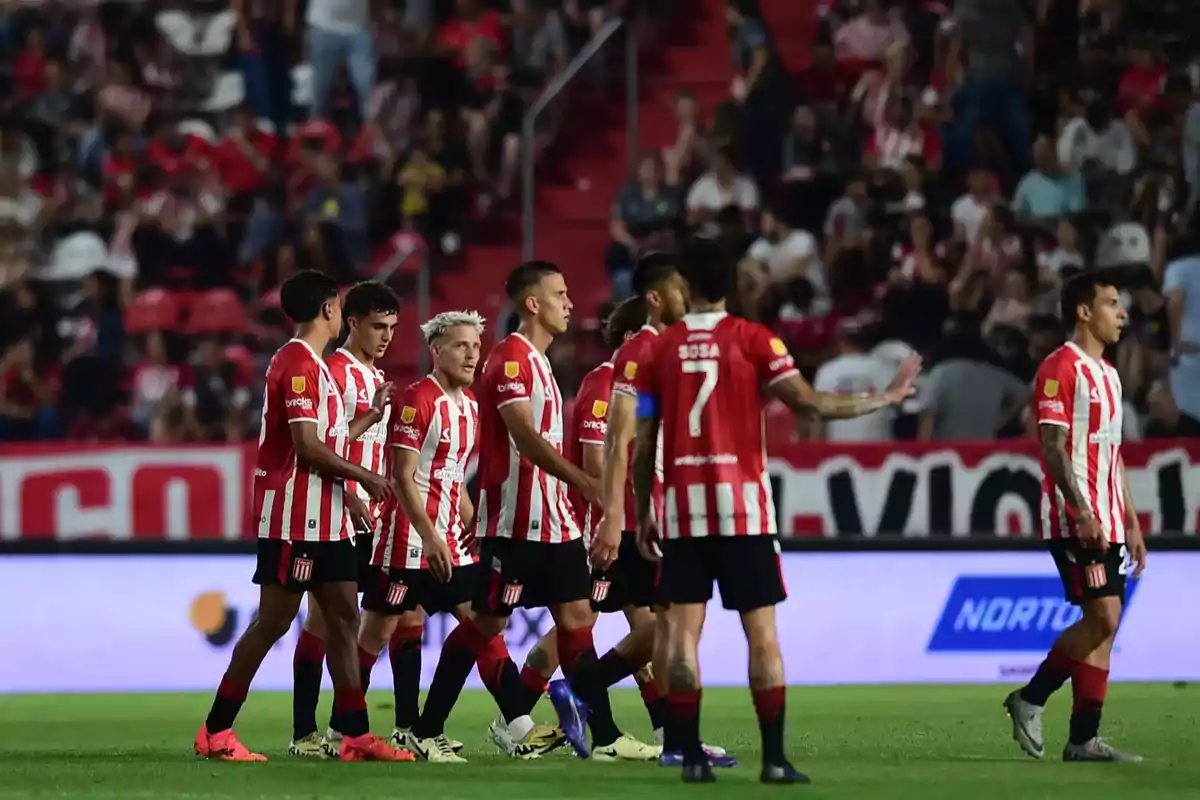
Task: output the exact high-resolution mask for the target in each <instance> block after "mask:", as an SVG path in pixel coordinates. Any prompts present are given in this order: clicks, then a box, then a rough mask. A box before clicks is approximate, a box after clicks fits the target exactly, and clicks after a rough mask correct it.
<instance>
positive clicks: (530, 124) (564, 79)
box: [521, 18, 638, 260]
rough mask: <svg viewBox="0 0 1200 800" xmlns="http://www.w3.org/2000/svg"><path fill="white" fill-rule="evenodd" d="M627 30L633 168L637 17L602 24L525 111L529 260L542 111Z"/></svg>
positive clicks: (524, 253) (524, 251) (523, 160)
mask: <svg viewBox="0 0 1200 800" xmlns="http://www.w3.org/2000/svg"><path fill="white" fill-rule="evenodd" d="M622 30H624V31H625V69H624V72H625V104H626V126H625V128H626V130H625V136H626V145H627V150H628V159H629V163H630V167H631V168H632V164H633V160H634V158H636V153H637V142H638V118H637V108H638V102H637V99H638V79H637V77H638V75H637V70H638V42H637V24H636V19H633V18H631V19H629V20H622V19H611V20H609V21H608V22H606V23H604V25H602V26H601V27H600V29H599V30H598V31H596V34H595V35H594V36H593V37H592V38H591V40H590V41H589V42H588V43H587V44H585V45H584V46H583V47H582V48H581V49H580V51H579V52H578V53H576V54H575V57H574V58H572V59H571V62H570V63H569V64H567V66H566V68H565V69H564V70H563V71H562V72H561V73H560V74H559V75H557V76H556V77H555V78H554V80H552V81H551V82H550V84H549V85H548V86H546V88H545V89H543V90H542V93H541V94H540V95H539V96H538V98H537V100H535V101H534V102H533V104H532V105H530V107H529V110H528V111H526V112H525V118H524V120H523V121H522V124H521V168H522V181H521V182H522V186H521V189H522V215H521V216H522V223H523V226H524V240H523V246H522V257H523V258H524V259H525V260H529V259H531V258H533V256H534V249H535V241H536V240H535V236H536V227H535V225H536V221H535V219H534V217H535V215H536V209H535V204H534V185H533V182H534V178H535V175H536V164H534V158H535V157H536V145H537V142H536V137H537V122H538V119H539V118H540V117H541V115H542V114H543V113H544V112H545V111H546V108H547V107H548V106H549V105H550V103H552V102H553V101H554V100H555V98H557V97H558V96H559V95H560V94H561V93H562V91H563V90H564V89H566V88H567V86H568V85H569V84H570V83H571V81H572V80H574V78H575V77H576V76H577V75H578V74H579V72H580V71H581V70H582V69H583V68H584V67H585V66H586V65H587V64H588V63H589V62H590V61H591V60H592V59H593V58H595V57H596V56H597V55H599V54H600V53H601V52H603V50H604V48H605V45H606V44H608V42H609V41H610V40H612V39H613V38H614V37H615V36H616V35H617V34H618V33H620V32H621V31H622Z"/></svg>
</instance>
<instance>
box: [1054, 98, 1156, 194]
mask: <svg viewBox="0 0 1200 800" xmlns="http://www.w3.org/2000/svg"><path fill="white" fill-rule="evenodd" d="M1058 160H1059V162H1060V163H1061V164H1062V165H1063V167H1064V168H1065V169H1067V170H1070V171H1072V172H1085V171H1086V168H1087V166H1088V163H1089V162H1091V163H1093V164H1094V165H1096V166H1098V167H1101V168H1103V169H1105V170H1107V171H1109V172H1112V173H1115V174H1117V175H1128V174H1129V173H1130V172H1132V171H1133V167H1134V164H1135V162H1136V160H1137V149H1136V147H1135V146H1134V142H1133V137H1132V136H1131V135H1130V133H1129V127H1128V126H1127V125H1126V124H1125V122H1124V121H1123V120H1120V119H1115V118H1114V117H1113V115H1112V108H1111V107H1110V105H1109V103H1108V101H1107V100H1106V99H1105V98H1101V97H1097V98H1094V99H1092V100H1091V101H1090V102H1089V103H1088V104H1087V110H1086V112H1085V113H1084V114H1083V115H1081V116H1077V117H1074V118H1072V119H1071V120H1069V121H1068V122H1067V124H1066V125H1064V126H1063V129H1062V133H1061V134H1060V135H1059V137H1058Z"/></svg>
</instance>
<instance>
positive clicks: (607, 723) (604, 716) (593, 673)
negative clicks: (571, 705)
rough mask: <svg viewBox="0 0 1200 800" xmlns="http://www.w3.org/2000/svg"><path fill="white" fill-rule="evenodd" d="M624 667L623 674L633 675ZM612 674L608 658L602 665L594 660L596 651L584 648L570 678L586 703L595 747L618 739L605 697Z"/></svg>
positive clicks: (579, 695) (572, 686)
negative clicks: (609, 676)
mask: <svg viewBox="0 0 1200 800" xmlns="http://www.w3.org/2000/svg"><path fill="white" fill-rule="evenodd" d="M606 657H607V656H606ZM626 669H627V671H626V675H631V674H633V673H632V671H628V668H627V667H626ZM611 673H612V662H611V660H610V662H609V664H608V666H607V667H605V666H602V662H601V661H599V660H597V659H596V651H595V650H587V651H585V652H583V653H581V654H580V656H579V660H578V661H577V663H576V665H575V669H574V670H573V674H572V675H571V679H570V680H571V690H572V691H574V692H575V695H576V696H577V697H578V698H579V699H580V700H582V701H583V702H584V703H586V704H587V706H588V709H589V710H588V727H589V728H591V730H592V744H593V746H595V747H606V746H608V745H610V744H612V743H613V742H615V741H616V740H617V739H619V738H621V729H620V728H618V727H617V723H616V720H614V719H613V713H612V705H611V703H610V702H609V699H608V686H609V684H608V683H607V679H608V675H609V674H611ZM618 680H620V679H619V678H618Z"/></svg>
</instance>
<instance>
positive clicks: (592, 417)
mask: <svg viewBox="0 0 1200 800" xmlns="http://www.w3.org/2000/svg"><path fill="white" fill-rule="evenodd" d="M647 314H648V312H647V308H646V301H645V300H644V299H642V298H641V297H633V298H630V299H628V300H626V301H625V302H623V303H621V304H620V305H619V306H617V307H616V308H615V309H614V310H613V312H612V314H611V315H610V316H609V318H608V322H607V324H606V325H605V331H604V335H605V341H606V342H607V344H608V345H609V346H610V347H612V348H613V350H614V351H616V350H617V348H619V347H620V346H621V345H622V344H624V343H625V342H626V341H628V340H629V339H630V338H631V337H632V336H634V335H635V334H636V333H637V332H638V331H639V330H641V328H642V327H643V326H644V325H645V324H646V318H647ZM612 383H613V364H612V362H611V361H605V362H604V363H602V364H601V365H600V366H598V367H596V368H595V369H594V370H592V371H591V372H589V373H588V374H587V375H586V376H584V378H583V381H582V382H581V383H580V384H579V391H578V392H577V393H576V395H575V413H574V415H573V419H572V421H571V426H570V429H569V430H568V435H567V442H566V447H565V450H566V453H567V457H568V458H569V459H570V460H571V463H572V464H575V465H576V466H578V467H579V468H580V469H582V470H583V471H584V472H586V473H588V474H589V475H591V476H592V477H594V478H597V479H599V478H600V476H601V474H602V473H603V471H604V450H605V433H606V431H607V430H608V421H607V419H608V404H609V401H610V399H611V397H612ZM570 494H571V505H572V507H573V508H574V509H575V516H576V518H577V519H578V520H579V524H580V528H581V529H582V530H583V538H584V541H585V542H587V543H588V544H589V545H590V543H591V538H592V534H593V532H594V531H595V529H596V525H597V524H598V523H599V522H600V515H601V508H600V506H599V505H597V504H594V503H588V502H587V501H586V500H584V498H583V496H582V495H581V494H580V493H579V492H577V491H575V490H574V489H572V490H571V492H570ZM633 558H636V559H637V560H638V561H642V559H641V557H640V556H638V555H637V553H636V552H634V554H633ZM651 566H652V565H651ZM591 602H592V611H593V613H596V614H599V613H601V612H604V613H609V612H615V611H621V612H623V613H624V614H625V619H626V620H627V621H628V623H629V635H628V636H626V637H625V638H624V639H622V640H621V641H620V642H618V643H617V645H616V646H615V647H613V649H612V650H610V651H609V652H608V653H606V654H605V655H604V656H603V657H602V658H601V659H600V661H599V662H598V665H597V668H598V669H599V670H601V671H602V672H603V677H602V680H603V682H604V683H605V685H606V686H612V685H613V684H615V683H617V682H618V681H620V680H622V679H623V678H625V677H626V676H627V675H629V674H630V672H631V670H632V671H633V674H634V676H635V677H636V678H637V682H638V688H639V689H640V690H641V693H642V700H643V702H644V703H645V704H646V710H647V711H648V712H649V714H650V721H651V725H652V727H653V728H654V729H656V730H659V729H661V728H662V727H663V725H665V723H666V717H667V709H666V705H667V703H666V697H665V695H661V694H660V693H659V692H658V689H657V686H656V685H655V682H654V676H653V675H652V674H651V672H650V666H649V663H648V662H649V660H650V658H649V653H650V650H651V647H652V645H653V639H654V616H653V614H652V613H651V612H650V609H649V608H646V607H638V606H634V605H631V604H628V603H624V602H622V601H621V595H618V594H617V593H616V592H614V591H613V582H612V580H611V579H610V578H609V577H608V576H607V575H605V574H604V573H601V572H598V571H596V570H593V572H592V597H591ZM556 638H557V631H556V630H554V629H551V630H550V631H548V632H547V633H546V635H545V636H543V637H542V639H541V641H539V642H538V643H537V645H535V646H534V647H533V649H531V650H530V651H529V653H528V654H526V656H525V666H524V667H523V668H522V670H521V682H522V683H523V684H524V685H525V686H526V688H528V689H529V690H530V691H533V692H537V693H541V692H544V691H545V689H546V687H547V686H548V685H549V683H550V679H551V678H552V677H553V676H554V672H555V670H557V669H558V647H557V644H556ZM613 749H615V748H611V747H610V748H600V747H593V748H592V758H594V759H598V760H604V759H606V758H614V757H616V754H615V753H610V752H609V751H610V750H613ZM640 752H641V750H640V749H639V753H640ZM646 752H647V753H649V752H654V753H655V754H656V755H657V753H658V748H656V747H655V748H652V750H648V751H646Z"/></svg>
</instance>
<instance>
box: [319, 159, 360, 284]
mask: <svg viewBox="0 0 1200 800" xmlns="http://www.w3.org/2000/svg"><path fill="white" fill-rule="evenodd" d="M316 173H317V179H318V182H317V184H316V185H315V186H314V187H313V189H312V191H311V192H309V194H308V197H306V198H305V200H304V206H303V209H302V213H303V214H304V216H305V218H306V219H307V220H308V221H309V223H310V224H313V225H320V226H328V227H329V229H330V230H332V231H337V233H338V235H339V241H340V247H339V248H338V250H339V254H338V258H337V260H338V261H339V262H343V263H347V264H349V265H351V268H352V269H357V268H359V267H362V266H364V265H365V264H366V263H367V260H368V259H369V257H370V245H369V242H368V238H367V236H368V229H367V225H368V223H369V221H370V217H369V216H368V213H367V195H366V190H365V189H364V188H363V186H362V182H361V180H360V178H361V175H360V170H359V169H358V167H357V165H350V164H339V163H338V160H337V158H336V157H334V156H331V155H329V154H327V153H322V154H321V155H320V156H318V158H317V169H316Z"/></svg>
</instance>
